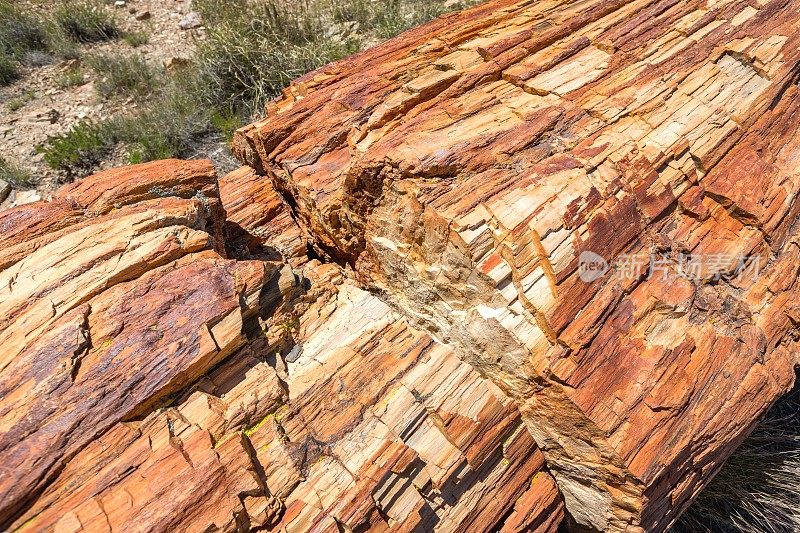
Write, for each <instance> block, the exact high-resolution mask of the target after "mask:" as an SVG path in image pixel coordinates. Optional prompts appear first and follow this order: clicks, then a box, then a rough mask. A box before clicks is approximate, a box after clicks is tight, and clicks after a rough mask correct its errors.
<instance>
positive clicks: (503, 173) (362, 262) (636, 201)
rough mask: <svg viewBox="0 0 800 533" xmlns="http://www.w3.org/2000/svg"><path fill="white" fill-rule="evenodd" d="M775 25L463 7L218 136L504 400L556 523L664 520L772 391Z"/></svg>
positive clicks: (784, 355) (787, 340)
mask: <svg viewBox="0 0 800 533" xmlns="http://www.w3.org/2000/svg"><path fill="white" fill-rule="evenodd" d="M798 20H800V6H798V5H797V4H794V3H790V2H784V1H772V2H760V3H757V4H754V3H748V2H743V1H742V2H727V3H723V4H715V5H714V6H705V5H704V4H702V3H698V2H683V3H675V2H667V1H663V2H661V1H657V2H651V1H648V0H641V1H639V0H632V1H614V2H608V1H599V0H597V1H595V0H593V1H590V2H584V3H580V4H570V3H564V2H543V3H541V2H540V3H536V4H530V3H528V2H513V1H493V2H488V3H486V4H483V5H482V6H480V7H478V8H475V9H473V10H469V11H466V12H464V13H461V14H457V15H452V16H450V17H447V18H444V19H440V20H438V21H434V22H432V23H431V24H429V25H426V26H424V27H421V28H418V29H417V30H414V31H413V32H409V33H407V34H404V35H402V36H400V37H398V38H396V39H393V40H390V41H389V42H387V43H384V44H383V45H380V46H378V47H376V48H374V49H372V50H369V51H367V52H365V53H362V54H360V55H358V56H354V57H353V58H349V59H346V60H343V61H341V62H338V63H335V64H333V65H329V66H327V67H323V68H322V69H320V70H318V71H316V72H313V73H311V74H309V75H307V76H305V77H303V78H301V79H300V80H298V81H297V82H296V83H295V84H293V86H292V87H290V88H289V89H287V90H286V91H285V92H284V96H283V98H282V99H280V100H279V101H277V102H275V103H274V104H273V105H272V106H271V108H270V110H269V114H268V117H267V118H266V119H264V120H262V121H259V122H256V123H255V124H252V125H250V126H248V127H245V128H243V129H242V130H240V131H239V132H238V133H237V135H236V138H235V141H234V147H235V151H236V152H237V154H238V156H239V157H240V158H241V159H242V160H243V161H245V162H246V163H247V164H248V165H250V166H251V167H253V168H254V169H256V170H257V171H258V172H259V173H260V174H262V175H263V176H265V178H264V179H265V181H266V180H270V181H271V182H272V183H273V184H274V185H275V186H276V187H277V188H278V189H279V190H280V191H281V193H282V194H283V195H284V196H285V197H286V198H287V202H288V203H289V205H290V206H292V209H293V210H294V215H295V217H296V219H297V220H298V221H299V222H300V223H301V224H302V225H303V226H304V227H305V229H306V231H307V232H308V233H309V234H310V235H311V236H312V237H313V240H314V244H315V246H316V247H317V249H318V250H319V251H321V252H322V253H325V254H327V255H328V256H330V257H332V258H334V259H337V260H338V261H340V262H342V263H349V264H350V266H351V267H352V268H353V269H354V270H355V274H356V276H357V278H358V280H359V281H360V282H361V283H362V285H363V286H365V287H369V288H371V289H377V290H379V291H381V293H382V294H384V295H385V296H386V298H387V300H388V301H390V302H392V303H393V304H394V306H395V307H396V308H397V309H398V310H400V311H402V312H403V313H404V314H405V315H406V316H407V317H408V318H410V319H411V320H412V321H413V322H414V323H415V324H416V325H418V326H422V327H424V328H426V329H428V330H430V331H432V332H435V333H436V335H437V337H438V338H441V339H443V340H444V341H446V342H447V343H449V344H452V345H453V346H455V347H457V348H458V351H459V355H460V357H462V358H463V359H464V360H466V361H467V362H469V363H470V364H471V365H473V366H474V367H475V368H476V369H478V370H479V371H480V372H481V373H482V374H483V375H485V376H487V377H489V378H490V379H492V380H493V381H494V382H495V383H496V384H497V385H498V386H500V387H501V388H502V389H503V390H504V391H505V392H506V393H508V394H509V395H511V396H512V397H513V398H514V399H515V400H516V401H517V402H518V403H519V405H520V409H521V412H522V416H523V418H524V420H525V421H526V424H527V427H528V428H529V429H530V430H531V432H532V433H533V435H534V437H535V438H536V440H537V442H538V443H539V445H540V446H541V447H542V450H543V452H544V454H545V456H546V458H547V460H548V465H549V467H550V468H551V469H552V471H553V474H554V475H555V477H556V479H557V481H558V483H559V487H560V489H561V491H562V492H563V493H564V497H565V501H566V505H567V508H568V509H569V511H570V513H571V515H572V517H573V518H574V519H575V520H576V521H577V522H578V523H580V524H582V525H584V526H589V527H593V528H596V529H599V530H617V531H620V530H629V529H630V530H638V529H645V530H648V531H660V530H665V529H667V528H668V527H669V525H670V523H671V522H672V521H673V520H674V519H675V518H676V517H677V516H678V514H679V513H680V512H681V511H682V510H683V509H684V508H685V507H686V506H687V505H688V504H689V503H690V502H691V500H692V498H693V497H694V495H696V494H697V492H698V491H699V490H700V489H701V488H702V487H703V486H704V484H705V483H706V482H707V481H708V480H709V479H710V478H711V477H712V476H713V474H714V473H715V472H716V470H717V469H718V467H719V466H720V465H721V463H722V462H723V461H724V460H725V459H726V458H727V456H728V455H729V454H730V453H731V452H732V450H733V449H735V447H736V446H737V444H738V443H739V442H740V441H741V440H742V439H743V438H744V437H745V436H746V435H747V433H748V432H749V430H750V429H751V428H752V426H753V424H754V422H755V421H756V420H757V419H758V417H759V416H760V415H761V414H762V413H763V412H764V411H765V410H766V409H767V408H768V407H769V406H770V405H771V403H772V402H773V401H774V400H775V399H776V398H778V397H779V396H780V395H781V394H782V393H783V392H785V391H786V390H788V389H789V388H790V387H791V385H792V382H793V380H794V372H793V367H794V366H795V365H797V363H798V361H797V357H796V355H795V353H796V352H795V350H794V346H795V342H796V341H795V338H794V330H795V324H796V323H795V322H794V319H793V318H792V317H794V316H795V315H796V310H795V309H794V306H793V304H792V303H791V302H792V300H793V299H795V298H797V290H798V287H797V273H796V272H797V264H798V249H797V246H798V245H797V238H798V234H797V228H796V221H797V217H798V206H799V205H800V204H799V203H798V202H797V201H796V198H797V195H798V192H800V179H798V175H797V172H796V169H795V168H794V167H795V166H796V165H794V162H796V161H797V158H798V155H799V154H800V120H798V110H799V109H800V104H798V101H799V100H798V91H797V87H796V84H795V82H796V78H797V77H796V72H797V71H798V68H800V47H798V44H800V31H798V29H799V27H798ZM598 257H599V258H600V259H601V260H603V261H605V264H606V265H607V267H608V268H607V269H605V268H604V269H602V271H600V272H599V275H597V276H588V277H587V276H582V272H583V270H582V269H583V268H584V267H585V264H584V263H586V262H587V261H586V258H589V259H595V260H596V259H597V258H598ZM651 266H652V267H653V268H652V272H649V270H651ZM779 280H780V281H779ZM768 287H770V288H768Z"/></svg>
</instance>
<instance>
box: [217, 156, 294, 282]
mask: <svg viewBox="0 0 800 533" xmlns="http://www.w3.org/2000/svg"><path fill="white" fill-rule="evenodd" d="M219 194H220V198H221V199H222V202H223V204H224V205H225V210H226V212H227V218H226V232H227V239H226V245H228V246H229V247H235V248H237V250H236V252H235V253H237V254H239V255H241V254H246V255H253V256H258V257H266V258H275V257H277V258H280V259H283V260H285V261H286V262H288V263H290V264H291V265H293V266H295V267H297V266H300V265H302V264H303V263H304V262H306V261H307V260H308V257H307V255H306V254H307V245H306V236H305V235H304V234H303V233H301V230H300V227H299V226H298V225H297V223H296V222H295V220H294V218H293V216H292V213H291V210H290V209H289V206H288V205H286V203H285V202H284V201H283V199H282V198H281V197H280V195H279V194H278V193H277V192H276V191H275V189H274V188H273V186H272V184H271V183H269V182H265V181H264V179H263V178H262V177H261V176H259V175H258V174H256V173H255V171H254V170H253V169H252V168H249V167H241V168H239V169H236V170H234V171H233V172H231V173H229V174H227V175H225V176H223V177H222V178H220V180H219Z"/></svg>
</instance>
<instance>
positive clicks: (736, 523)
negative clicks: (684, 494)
mask: <svg viewBox="0 0 800 533" xmlns="http://www.w3.org/2000/svg"><path fill="white" fill-rule="evenodd" d="M799 485H800V387H795V389H794V390H793V391H792V392H790V393H789V394H788V395H786V396H785V397H783V398H781V399H780V400H778V402H777V403H776V404H775V406H774V407H773V408H772V409H770V410H769V412H768V413H767V414H766V416H765V417H764V419H763V420H761V421H760V422H759V423H758V425H757V426H756V428H755V429H754V430H753V433H752V434H751V435H750V436H749V437H748V438H747V439H746V440H745V441H744V442H743V443H742V445H741V446H740V447H739V449H737V450H736V451H735V452H734V453H733V455H731V457H730V458H729V459H728V460H727V461H726V462H725V464H724V465H723V467H722V469H721V470H720V471H719V473H718V474H717V475H716V476H715V477H714V479H712V480H711V482H710V483H709V484H708V486H707V487H706V488H705V489H704V490H703V492H701V493H700V495H699V496H698V497H697V499H696V500H695V501H694V502H693V503H692V505H691V506H690V507H689V509H688V510H687V511H686V512H685V513H684V514H683V516H681V518H680V519H679V521H678V523H677V524H676V526H675V527H674V528H673V532H674V533H684V532H685V533H698V532H709V533H711V532H713V533H718V532H720V533H727V532H748V533H757V532H764V533H768V532H769V533H778V532H786V533H791V532H795V531H800V491H798V486H799Z"/></svg>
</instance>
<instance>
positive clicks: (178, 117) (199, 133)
mask: <svg viewBox="0 0 800 533" xmlns="http://www.w3.org/2000/svg"><path fill="white" fill-rule="evenodd" d="M209 113H210V112H209V111H208V110H207V109H204V108H202V107H198V106H197V102H196V101H195V100H194V98H193V95H192V94H191V93H186V92H183V91H182V90H181V89H180V88H179V87H176V86H174V85H173V86H167V87H166V88H165V92H164V94H163V96H162V97H161V98H159V99H157V100H155V101H154V102H153V103H151V104H150V105H148V106H147V107H145V108H144V109H143V110H142V111H140V112H139V113H136V114H134V115H130V116H123V117H119V118H116V119H112V120H111V121H110V123H109V126H110V128H111V129H113V131H114V140H115V141H116V142H118V143H122V144H123V145H125V146H127V147H128V152H129V154H130V155H129V160H130V162H131V163H141V162H144V161H152V160H154V159H164V158H168V157H185V156H187V155H188V154H189V152H190V150H191V148H192V147H193V146H194V145H195V144H197V142H198V140H199V139H200V138H201V137H203V136H204V135H206V134H207V133H209V132H210V131H211V129H212V128H211V121H210V116H209Z"/></svg>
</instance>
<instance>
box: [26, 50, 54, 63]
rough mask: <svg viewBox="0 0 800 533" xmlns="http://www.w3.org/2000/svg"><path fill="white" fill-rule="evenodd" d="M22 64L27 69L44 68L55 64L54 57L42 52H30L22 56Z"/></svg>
mask: <svg viewBox="0 0 800 533" xmlns="http://www.w3.org/2000/svg"><path fill="white" fill-rule="evenodd" d="M21 62H22V64H23V65H25V66H27V67H43V66H45V65H52V64H53V56H52V55H50V54H49V53H47V52H43V51H41V50H29V51H27V52H25V54H24V55H23V56H22V61H21Z"/></svg>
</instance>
